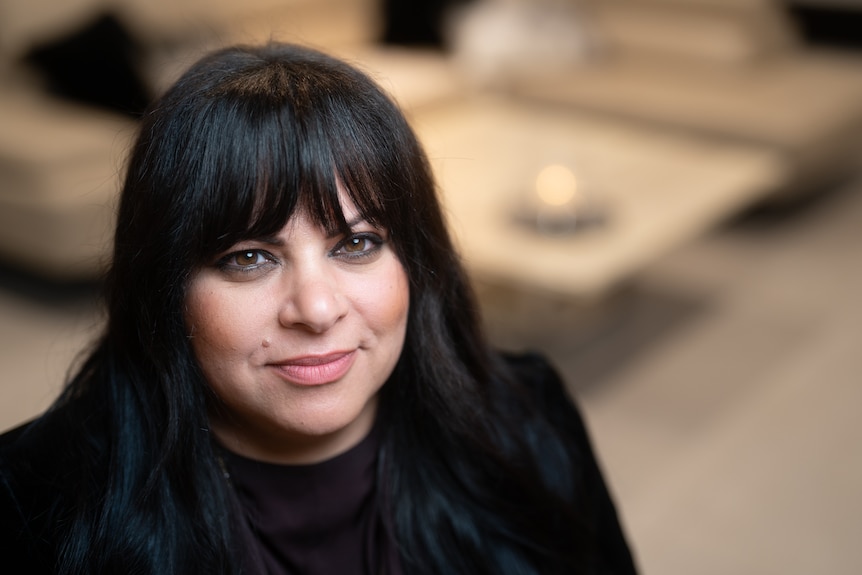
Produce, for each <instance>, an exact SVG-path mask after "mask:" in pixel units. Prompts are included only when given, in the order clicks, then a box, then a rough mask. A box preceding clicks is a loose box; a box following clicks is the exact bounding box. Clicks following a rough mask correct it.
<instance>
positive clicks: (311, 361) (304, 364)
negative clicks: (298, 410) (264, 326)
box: [270, 351, 356, 385]
mask: <svg viewBox="0 0 862 575" xmlns="http://www.w3.org/2000/svg"><path fill="white" fill-rule="evenodd" d="M355 357H356V353H355V351H339V352H335V353H328V354H326V355H309V356H304V357H297V358H294V359H290V360H287V361H283V362H278V363H273V364H270V365H272V367H274V368H275V370H276V371H277V372H278V374H279V375H280V376H281V377H282V378H284V379H286V380H287V381H289V382H290V383H294V384H296V385H323V384H325V383H332V382H334V381H338V380H339V379H341V378H342V377H343V376H344V375H345V374H346V373H347V372H348V371H349V370H350V368H351V366H353V360H354V358H355Z"/></svg>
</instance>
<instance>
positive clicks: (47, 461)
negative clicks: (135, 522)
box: [0, 414, 82, 573]
mask: <svg viewBox="0 0 862 575" xmlns="http://www.w3.org/2000/svg"><path fill="white" fill-rule="evenodd" d="M63 419H64V418H63V417H58V416H55V415H54V414H48V415H43V416H41V417H39V418H37V419H35V420H32V421H28V422H26V423H23V424H21V425H18V426H17V427H15V428H13V429H10V430H7V431H5V432H4V433H3V434H2V435H0V557H3V558H4V564H10V563H9V562H8V561H7V560H6V558H7V557H11V558H17V559H20V560H21V561H22V563H20V564H21V565H26V569H25V571H22V572H26V573H42V572H45V573H49V572H53V569H54V567H53V566H52V565H53V559H52V558H53V557H56V556H57V551H58V549H59V541H60V538H61V535H60V532H61V530H62V529H63V528H65V526H66V525H68V521H69V519H70V518H71V517H72V516H73V515H74V513H75V508H76V504H77V501H78V498H79V497H80V491H81V487H82V486H81V485H80V481H79V480H78V478H79V477H81V472H82V466H81V465H80V464H81V462H80V458H79V457H78V456H77V455H76V453H80V451H78V450H77V449H76V447H75V446H76V444H78V443H79V442H80V441H81V438H80V437H75V435H74V434H73V433H71V432H70V429H69V427H68V425H65V424H64V421H63ZM49 562H50V564H49Z"/></svg>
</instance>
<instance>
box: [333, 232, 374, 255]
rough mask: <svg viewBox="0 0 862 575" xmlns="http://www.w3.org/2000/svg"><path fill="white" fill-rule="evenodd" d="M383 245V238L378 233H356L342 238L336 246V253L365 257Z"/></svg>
mask: <svg viewBox="0 0 862 575" xmlns="http://www.w3.org/2000/svg"><path fill="white" fill-rule="evenodd" d="M382 245H383V238H381V237H380V236H378V235H377V234H372V233H361V234H354V235H352V236H348V237H346V238H345V239H344V240H342V241H341V242H340V243H339V244H338V246H336V248H335V250H334V252H335V254H336V255H344V256H348V257H363V256H368V255H371V254H373V253H376V252H377V250H379V249H380V246H382Z"/></svg>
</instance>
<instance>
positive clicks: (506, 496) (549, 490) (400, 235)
mask: <svg viewBox="0 0 862 575" xmlns="http://www.w3.org/2000/svg"><path fill="white" fill-rule="evenodd" d="M337 181H339V182H341V183H343V185H344V187H345V189H346V190H347V192H348V193H349V195H350V197H351V199H352V200H353V202H354V204H355V205H356V206H357V208H358V209H359V211H360V212H361V213H362V215H363V216H364V217H365V218H366V219H367V220H368V221H370V222H372V223H375V224H377V225H380V226H382V227H384V228H385V229H386V230H387V231H388V233H389V236H390V238H391V241H392V244H393V246H394V247H395V250H396V253H397V255H398V257H399V259H400V261H401V264H402V265H403V266H404V268H405V270H406V273H407V276H408V278H409V284H410V308H409V309H410V311H409V318H408V326H407V335H406V340H405V345H404V349H403V353H402V356H401V357H400V359H399V361H398V363H397V365H396V367H395V370H394V372H393V374H392V375H391V377H390V379H389V381H387V383H386V384H385V385H384V387H383V388H382V391H381V395H380V399H381V403H380V405H381V408H380V414H381V415H380V416H381V417H382V418H384V425H383V426H382V428H383V429H384V437H383V442H382V447H381V453H380V458H379V461H380V462H379V472H378V488H379V489H380V490H381V492H382V500H384V501H386V502H387V507H386V513H385V515H386V517H387V521H388V522H389V527H390V529H391V531H392V533H393V536H394V539H395V542H396V544H397V545H398V549H399V552H400V555H401V558H402V562H403V565H404V568H405V570H406V571H407V572H408V573H421V574H424V573H428V574H431V573H436V574H445V575H450V574H454V573H469V574H471V575H473V574H482V573H488V574H492V573H493V574H500V573H519V574H521V573H523V574H532V573H536V574H538V573H556V572H566V573H568V572H575V571H576V570H577V569H576V568H578V567H579V566H583V565H584V558H583V553H582V552H583V549H582V547H581V546H580V543H579V542H581V541H586V540H588V539H589V537H590V533H589V529H588V527H587V526H585V525H584V524H583V522H582V521H580V519H579V518H578V517H579V516H578V512H577V505H578V502H577V501H573V498H572V495H571V493H572V489H571V485H573V484H576V483H577V481H578V479H577V477H575V476H574V475H576V471H575V470H576V469H577V465H576V462H573V461H571V460H570V459H571V456H570V455H569V452H568V451H567V450H566V449H565V447H564V446H563V445H562V440H561V438H560V437H559V436H558V435H557V434H556V433H555V432H554V431H552V429H551V427H550V426H549V425H546V424H545V423H544V420H543V419H542V418H541V417H539V416H538V415H537V414H536V413H535V410H534V409H533V407H531V404H530V401H529V400H528V394H527V393H526V391H525V390H523V389H521V388H520V387H519V385H518V383H517V381H516V380H517V378H516V377H514V376H513V375H512V374H510V373H509V370H507V369H505V368H504V367H503V363H502V362H501V360H499V359H498V357H497V356H496V355H494V354H492V353H491V351H490V350H489V347H488V345H487V344H486V342H485V340H484V336H483V334H482V333H481V329H480V327H479V326H480V321H479V318H478V317H477V311H476V310H477V307H476V305H475V302H474V298H473V294H472V291H471V289H470V285H469V282H468V278H467V276H466V274H465V272H464V270H463V268H462V266H461V262H460V260H459V257H458V254H457V252H456V250H455V249H454V247H453V244H452V242H451V240H450V237H449V234H448V231H447V227H446V223H445V220H444V216H443V214H442V211H441V208H440V205H439V203H438V200H437V195H436V189H435V184H434V180H433V178H432V173H431V169H430V167H429V164H428V160H427V158H426V156H425V154H424V152H423V150H422V148H421V146H420V144H419V143H418V141H417V138H416V137H415V135H414V133H413V131H412V130H411V128H410V126H409V125H408V122H407V121H406V120H405V118H404V116H403V115H402V113H401V112H400V111H399V109H398V107H397V106H396V105H395V104H394V103H393V101H392V100H391V99H390V98H389V97H388V96H387V95H386V94H385V93H384V92H383V91H382V90H381V89H380V88H379V87H378V86H377V85H376V84H375V83H374V82H373V81H371V80H370V79H369V78H368V77H367V76H366V75H365V74H364V73H362V72H361V71H359V70H358V69H357V68H355V67H352V66H350V65H347V64H345V63H344V62H342V61H339V60H337V59H334V58H331V57H329V56H326V55H324V54H322V53H319V52H317V51H314V50H311V49H308V48H304V47H299V46H295V45H288V44H279V43H271V44H267V45H264V46H257V47H250V46H238V47H231V48H226V49H222V50H220V51H217V52H214V53H212V54H210V55H208V56H206V57H204V58H203V59H202V60H201V61H199V62H198V63H197V64H195V65H194V66H193V67H192V68H191V69H190V70H189V71H188V72H186V73H185V74H184V75H183V76H182V77H181V78H180V79H179V80H178V81H177V83H176V84H175V85H174V86H173V87H172V88H170V89H169V90H168V91H167V92H166V93H165V94H164V95H163V96H162V97H161V98H159V99H158V100H157V101H156V102H155V103H154V104H153V105H152V106H151V108H150V109H149V111H148V112H147V113H146V114H145V115H144V117H143V119H142V123H141V126H140V132H139V135H138V138H137V140H136V142H135V145H134V147H133V149H132V151H131V155H130V159H129V164H128V167H127V173H126V176H125V182H124V187H123V190H122V195H121V201H120V205H119V210H118V217H117V227H116V235H115V248H114V253H113V260H112V265H111V269H110V271H109V275H108V279H107V282H106V306H107V327H106V329H105V332H104V336H103V337H102V338H101V340H100V341H99V342H98V343H97V345H96V347H95V348H94V351H93V352H92V354H91V355H90V356H89V358H88V359H87V361H86V362H85V363H84V365H83V367H82V369H81V370H80V372H79V373H78V374H77V376H76V377H75V378H73V380H72V381H71V383H70V385H69V386H67V388H66V390H65V392H64V394H63V395H62V396H61V398H60V399H59V400H58V402H57V403H56V405H55V407H54V410H53V413H54V417H55V419H56V418H62V419H63V420H64V421H65V423H64V425H65V426H66V428H71V429H70V435H72V436H74V437H76V438H79V440H76V441H75V442H74V446H73V447H71V448H70V449H69V450H67V452H66V454H65V455H64V457H67V458H69V459H70V460H75V461H77V462H78V463H77V465H76V466H75V469H76V470H77V473H78V474H79V476H78V477H76V478H73V479H70V481H71V482H72V483H73V484H75V485H76V486H79V487H80V488H79V489H77V491H76V493H75V495H74V496H73V497H75V498H78V499H79V505H78V506H77V507H75V506H72V507H73V508H75V509H76V511H75V512H74V513H72V514H71V515H70V516H68V517H66V518H64V522H63V525H64V527H63V529H65V537H64V540H65V542H66V543H65V546H64V548H63V551H62V563H61V571H63V572H65V573H96V572H123V573H208V574H212V573H235V572H237V570H238V569H239V564H240V557H239V556H238V554H237V550H236V549H235V548H234V543H233V542H234V535H233V532H232V525H235V522H236V520H237V515H236V510H235V509H233V508H232V507H231V503H230V501H231V498H230V497H229V496H228V491H227V489H228V487H227V486H226V483H225V481H224V479H223V477H222V475H221V472H220V470H219V468H218V466H217V463H216V457H215V454H214V449H213V444H212V438H211V436H210V434H209V432H208V423H207V403H208V401H210V400H211V399H212V397H211V393H212V392H211V391H210V389H209V387H208V386H207V384H206V382H205V381H204V379H203V377H202V376H201V372H200V369H199V367H198V366H197V364H196V362H195V359H194V357H193V354H192V352H191V349H190V346H189V342H188V338H187V330H186V325H185V324H184V321H183V317H184V314H183V308H184V301H185V296H186V289H187V285H188V281H189V278H190V277H191V274H192V273H193V272H194V271H195V270H196V269H197V268H198V267H199V266H201V265H203V264H204V263H206V262H208V261H211V259H212V258H213V256H214V255H215V254H217V253H219V252H221V251H223V250H225V249H227V248H229V247H230V246H231V245H233V244H235V243H236V242H237V241H239V240H241V239H244V238H249V237H261V236H264V235H267V234H272V233H275V232H277V231H278V230H280V229H281V228H282V227H283V226H284V225H285V223H286V222H287V221H288V220H289V219H290V217H291V215H292V214H293V213H294V211H295V210H296V209H297V207H298V206H301V207H303V208H306V209H307V210H308V212H309V213H310V214H311V215H312V217H313V218H315V220H316V221H317V222H319V223H321V224H322V225H326V226H330V227H341V228H345V227H346V225H347V224H346V222H345V221H344V216H343V214H342V212H341V208H340V204H339V202H338V196H337V189H336V182H337ZM513 422H517V425H513ZM539 445H541V448H542V449H541V451H542V453H543V454H544V455H545V457H544V458H543V459H542V460H541V461H537V460H536V457H535V456H534V454H535V453H536V452H537V449H536V448H537V446H539Z"/></svg>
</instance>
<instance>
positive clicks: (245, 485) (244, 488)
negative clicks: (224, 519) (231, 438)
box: [222, 429, 401, 575]
mask: <svg viewBox="0 0 862 575" xmlns="http://www.w3.org/2000/svg"><path fill="white" fill-rule="evenodd" d="M378 448H379V439H378V434H377V433H376V429H375V430H373V431H372V432H371V433H370V434H369V435H368V437H366V438H365V439H363V440H362V441H361V442H360V443H359V444H358V445H356V446H355V447H353V448H352V449H350V450H348V451H346V452H345V453H342V454H341V455H338V456H336V457H334V458H332V459H329V460H327V461H323V462H321V463H316V464H313V465H279V464H274V463H265V462H261V461H255V460H252V459H248V458H245V457H242V456H240V455H237V454H235V453H232V452H229V451H227V450H222V451H223V457H224V462H225V465H226V467H227V470H228V472H229V473H230V481H231V483H232V484H233V486H234V490H235V492H236V494H237V497H238V500H239V505H240V508H241V509H242V511H243V513H244V516H245V519H246V522H245V525H244V526H242V529H241V537H240V540H241V543H242V545H243V547H244V549H243V553H244V555H245V559H246V564H247V567H248V571H249V572H250V573H255V574H258V573H260V574H261V575H262V574H267V575H283V574H290V575H299V574H302V575H352V574H356V575H381V574H385V575H400V573H401V569H400V566H399V563H398V555H397V551H396V549H395V544H394V542H393V541H392V538H391V537H389V536H388V535H387V532H386V529H385V528H384V525H383V521H382V518H381V511H380V507H381V502H380V500H379V499H380V496H379V494H378V490H377V475H376V464H377V453H378Z"/></svg>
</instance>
